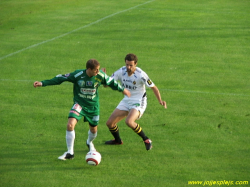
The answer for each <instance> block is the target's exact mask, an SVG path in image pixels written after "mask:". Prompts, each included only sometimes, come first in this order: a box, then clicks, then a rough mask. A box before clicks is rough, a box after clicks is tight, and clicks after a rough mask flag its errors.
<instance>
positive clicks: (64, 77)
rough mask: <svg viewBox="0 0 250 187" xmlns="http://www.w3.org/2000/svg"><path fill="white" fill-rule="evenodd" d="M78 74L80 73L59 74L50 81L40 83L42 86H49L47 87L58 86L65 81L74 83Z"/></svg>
mask: <svg viewBox="0 0 250 187" xmlns="http://www.w3.org/2000/svg"><path fill="white" fill-rule="evenodd" d="M78 73H80V72H77V71H75V72H73V73H67V74H64V75H62V74H59V75H57V76H55V77H54V78H52V79H49V80H43V81H42V86H49V85H59V84H61V83H63V82H65V81H68V82H74V80H75V77H76V75H77V74H78Z"/></svg>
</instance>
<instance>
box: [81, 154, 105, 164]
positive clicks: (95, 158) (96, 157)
mask: <svg viewBox="0 0 250 187" xmlns="http://www.w3.org/2000/svg"><path fill="white" fill-rule="evenodd" d="M101 159H102V156H101V154H100V153H99V152H97V151H89V152H88V153H87V154H86V157H85V160H86V162H87V163H88V164H89V165H92V166H97V165H98V164H100V162H101Z"/></svg>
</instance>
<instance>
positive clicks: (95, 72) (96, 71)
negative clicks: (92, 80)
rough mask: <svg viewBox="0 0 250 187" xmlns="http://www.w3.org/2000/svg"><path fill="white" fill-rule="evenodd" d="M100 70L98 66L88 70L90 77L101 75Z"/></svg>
mask: <svg viewBox="0 0 250 187" xmlns="http://www.w3.org/2000/svg"><path fill="white" fill-rule="evenodd" d="M99 69H100V66H97V67H95V68H94V69H90V68H89V69H88V72H89V74H88V75H89V76H90V77H93V76H96V75H97V74H98V73H99Z"/></svg>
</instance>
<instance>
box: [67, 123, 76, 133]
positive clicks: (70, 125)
mask: <svg viewBox="0 0 250 187" xmlns="http://www.w3.org/2000/svg"><path fill="white" fill-rule="evenodd" d="M74 128H75V125H73V124H72V123H68V124H67V130H68V131H73V130H74Z"/></svg>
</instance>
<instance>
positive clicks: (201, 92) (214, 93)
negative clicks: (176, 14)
mask: <svg viewBox="0 0 250 187" xmlns="http://www.w3.org/2000/svg"><path fill="white" fill-rule="evenodd" d="M0 81H12V82H15V81H16V82H34V81H33V80H13V79H0ZM64 84H69V85H71V83H68V82H65V83H64ZM159 90H161V91H169V92H183V93H194V94H209V95H228V96H244V97H250V95H247V94H240V93H220V92H203V91H194V90H174V89H166V88H159Z"/></svg>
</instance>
